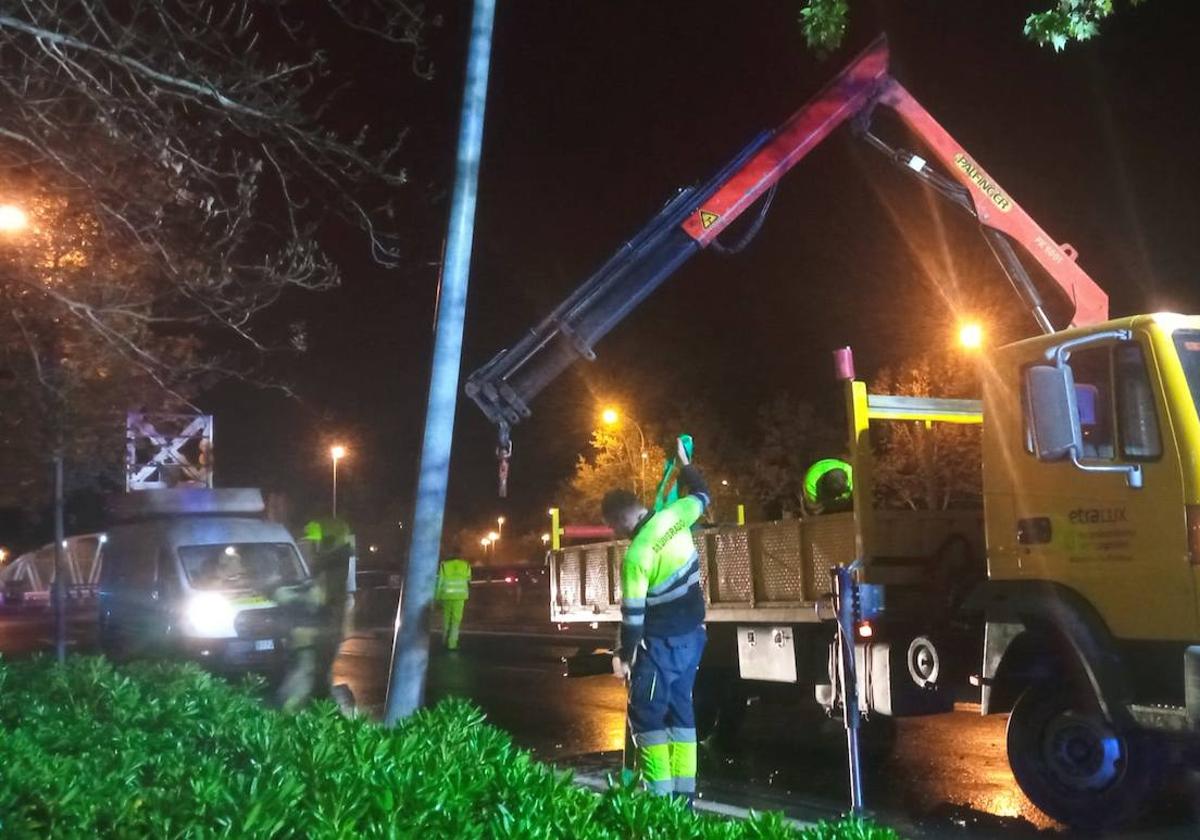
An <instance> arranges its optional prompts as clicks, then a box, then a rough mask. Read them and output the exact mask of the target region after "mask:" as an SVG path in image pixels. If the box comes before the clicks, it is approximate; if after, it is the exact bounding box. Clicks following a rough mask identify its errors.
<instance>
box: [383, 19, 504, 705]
mask: <svg viewBox="0 0 1200 840" xmlns="http://www.w3.org/2000/svg"><path fill="white" fill-rule="evenodd" d="M474 7H475V8H474V11H473V13H472V15H471V41H470V45H469V46H468V48H467V72H466V78H465V80H464V83H463V101H462V121H461V124H460V125H459V129H458V150H457V161H456V164H455V179H454V192H453V195H452V197H451V200H450V226H449V231H448V233H447V237H446V238H447V242H446V256H445V260H444V261H443V263H442V277H441V285H440V287H439V289H438V304H437V322H436V326H435V328H434V340H433V343H434V347H433V363H432V368H433V370H432V372H431V375H430V380H429V400H428V402H427V405H426V411H425V432H424V436H423V438H422V442H421V461H420V467H419V478H418V479H417V499H416V510H415V513H414V516H413V529H412V541H411V543H410V549H409V562H408V573H407V575H406V577H405V583H404V596H403V597H402V598H401V599H400V605H399V608H398V610H397V615H396V619H397V620H396V635H395V638H394V639H393V640H392V665H391V668H390V676H389V678H388V689H387V700H386V702H385V706H386V709H385V712H384V723H385V724H386V725H387V726H394V725H395V724H396V723H397V722H398V721H399V720H400V719H401V718H406V717H408V716H409V715H411V714H412V713H413V712H415V711H416V710H417V709H418V708H419V707H420V705H421V703H422V701H423V700H424V696H425V673H426V670H427V667H428V665H429V613H430V604H431V603H432V601H433V593H434V584H435V581H436V579H437V569H438V549H439V546H440V543H441V539H442V522H443V518H444V516H445V513H446V484H447V482H448V479H449V471H450V439H451V433H452V430H453V428H454V409H455V406H456V402H457V398H458V375H459V368H460V366H461V362H462V339H463V319H464V316H465V314H466V306H467V286H468V278H469V274H470V266H471V244H472V240H473V237H474V231H475V202H476V197H477V194H478V189H479V164H480V148H481V146H482V145H483V115H484V105H485V104H486V102H487V83H488V70H489V69H490V65H491V54H492V27H493V24H494V22H495V16H496V0H475V3H474Z"/></svg>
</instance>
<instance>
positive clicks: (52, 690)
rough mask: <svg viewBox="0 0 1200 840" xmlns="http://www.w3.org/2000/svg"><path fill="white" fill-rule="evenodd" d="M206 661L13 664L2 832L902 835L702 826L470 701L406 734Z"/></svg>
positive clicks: (7, 697) (7, 698)
mask: <svg viewBox="0 0 1200 840" xmlns="http://www.w3.org/2000/svg"><path fill="white" fill-rule="evenodd" d="M256 690H257V687H256V686H255V685H253V684H247V685H246V686H242V687H232V686H229V685H227V684H225V683H224V682H222V681H221V680H219V679H217V678H214V677H212V676H209V675H208V674H206V673H204V672H202V671H200V670H199V669H197V668H195V667H192V666H179V665H167V664H151V663H139V664H135V665H132V666H129V667H125V668H122V669H119V670H118V669H114V668H113V667H112V666H111V665H109V664H108V663H107V662H105V661H104V660H102V659H95V658H73V659H71V660H70V661H69V662H68V663H67V665H66V666H64V667H58V666H56V665H54V664H53V663H51V662H50V661H48V660H40V661H39V660H34V661H30V662H21V663H6V662H0V836H3V837H5V838H14V837H22V838H24V837H37V838H42V837H55V838H60V837H61V838H69V837H89V838H91V837H129V838H135V837H136V838H141V837H188V838H193V837H215V836H225V837H237V838H258V837H261V838H268V837H270V838H275V837H289V838H290V837H295V838H310V837H312V838H343V837H344V838H359V837H362V838H376V837H379V838H392V837H395V838H399V837H421V838H425V839H428V838H441V837H453V838H485V837H486V838H576V837H577V838H614V840H616V839H617V838H620V840H624V838H631V837H670V838H676V837H678V838H761V840H768V838H783V837H804V838H808V839H809V840H836V838H856V839H857V840H895V838H896V835H895V834H894V833H893V832H891V831H890V830H886V829H880V828H877V827H873V826H868V825H864V824H858V823H843V824H839V825H822V826H820V827H818V828H816V829H813V830H810V831H807V832H804V833H802V834H798V833H797V832H795V831H793V830H792V829H790V828H789V827H788V826H787V825H785V824H784V823H783V822H782V820H780V819H779V818H778V817H777V816H775V815H762V816H757V817H755V818H754V819H752V820H748V821H745V822H729V821H722V820H717V819H714V818H709V817H699V816H696V815H694V814H692V813H691V812H688V811H686V810H684V809H683V808H682V807H680V806H679V805H678V804H676V803H672V802H669V801H664V800H661V799H656V798H654V797H651V796H648V795H645V794H642V793H641V792H639V791H638V790H637V789H636V787H635V786H634V785H633V784H631V783H626V784H624V785H620V786H617V787H615V788H614V789H612V790H610V791H608V792H607V793H605V794H600V795H598V794H594V793H591V792H589V791H586V790H583V789H581V788H579V787H576V786H574V785H573V784H571V782H570V778H569V775H568V774H565V773H563V772H560V771H556V770H555V769H553V768H551V767H549V766H547V765H544V764H541V763H539V762H537V761H535V760H534V759H533V758H532V757H531V756H530V754H529V753H528V752H527V751H525V750H522V749H519V748H517V747H515V746H514V745H513V742H512V739H511V738H510V737H509V735H508V734H506V733H505V732H502V731H501V730H499V729H496V728H495V727H492V726H489V725H488V724H486V723H485V722H484V719H483V714H482V713H481V712H480V711H479V710H478V709H476V708H474V707H473V706H471V705H470V704H468V703H466V702H463V701H447V702H444V703H442V704H440V705H439V706H438V707H437V708H435V709H432V710H429V711H424V712H421V713H420V714H417V715H415V716H414V717H413V718H412V719H410V720H409V721H407V722H405V723H404V724H403V725H401V726H398V727H396V728H395V729H391V730H388V729H384V728H382V727H379V726H376V725H374V724H372V723H370V722H368V721H365V720H361V719H359V720H348V719H346V718H343V717H342V716H341V715H340V714H338V712H337V711H336V709H335V707H334V706H333V704H331V703H317V704H314V706H313V707H312V708H310V709H309V710H308V711H305V712H303V713H301V714H297V715H290V716H289V715H282V714H279V713H277V712H274V711H271V710H269V709H267V708H264V707H263V706H262V705H261V704H260V703H259V702H258V700H257V699H256Z"/></svg>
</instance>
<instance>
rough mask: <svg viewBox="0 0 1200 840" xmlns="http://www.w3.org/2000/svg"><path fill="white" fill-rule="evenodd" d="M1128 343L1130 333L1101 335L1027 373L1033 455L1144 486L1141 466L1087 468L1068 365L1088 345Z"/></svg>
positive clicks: (1066, 347)
mask: <svg viewBox="0 0 1200 840" xmlns="http://www.w3.org/2000/svg"><path fill="white" fill-rule="evenodd" d="M1114 338H1115V339H1120V340H1125V341H1127V340H1128V339H1129V333H1128V331H1127V330H1121V331H1117V330H1114V331H1112V332H1109V333H1097V334H1094V335H1091V336H1084V337H1083V338H1077V339H1074V340H1073V341H1068V342H1065V343H1063V344H1060V345H1059V346H1058V347H1056V348H1052V350H1051V351H1050V352H1049V353H1048V354H1047V355H1048V356H1052V357H1053V358H1054V361H1055V363H1054V364H1052V365H1032V366H1030V367H1028V368H1026V369H1025V383H1024V384H1025V405H1026V410H1027V411H1028V414H1029V428H1030V430H1031V431H1032V433H1033V452H1034V454H1035V455H1036V456H1037V459H1038V460H1039V461H1058V460H1061V459H1062V458H1064V457H1069V458H1070V459H1071V463H1072V464H1074V465H1075V468H1076V469H1079V470H1083V471H1084V472H1090V473H1121V474H1122V475H1124V476H1125V481H1126V483H1128V485H1129V486H1130V487H1132V488H1134V489H1136V488H1139V487H1141V486H1142V466H1141V464H1094V463H1087V464H1083V463H1080V461H1079V454H1080V452H1082V451H1083V429H1082V427H1081V425H1080V423H1079V403H1078V401H1077V399H1076V392H1075V374H1074V373H1073V372H1072V371H1071V366H1070V365H1069V364H1068V363H1067V356H1068V355H1069V351H1070V350H1071V349H1073V348H1076V347H1081V346H1085V345H1087V344H1096V343H1100V342H1102V341H1111V340H1113V339H1114Z"/></svg>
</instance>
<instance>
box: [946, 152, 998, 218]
mask: <svg viewBox="0 0 1200 840" xmlns="http://www.w3.org/2000/svg"><path fill="white" fill-rule="evenodd" d="M954 164H955V165H956V166H957V167H958V168H959V169H961V170H962V171H963V172H965V173H966V175H967V177H968V178H970V179H971V183H973V184H974V185H975V186H977V187H979V190H980V191H981V192H982V193H983V194H984V195H986V196H987V197H988V198H990V199H991V200H992V204H995V205H996V206H997V207H999V208H1000V212H1001V213H1007V212H1008V211H1009V210H1012V207H1013V203H1012V199H1011V198H1009V197H1008V196H1006V195H1005V194H1004V192H1003V191H1002V190H1001V189H1000V187H999V186H997V185H996V183H995V182H994V181H992V179H991V178H989V177H988V176H987V173H985V172H984V171H983V170H982V169H980V168H979V164H977V163H976V162H975V161H973V160H971V159H970V158H969V157H967V156H966V155H964V154H963V153H962V152H959V153H958V154H956V155H955V156H954Z"/></svg>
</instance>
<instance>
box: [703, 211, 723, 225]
mask: <svg viewBox="0 0 1200 840" xmlns="http://www.w3.org/2000/svg"><path fill="white" fill-rule="evenodd" d="M719 218H721V217H720V216H718V215H717V214H716V213H712V212H709V211H708V210H701V211H700V227H702V228H704V229H705V230H708V229H709V228H710V227H712V226H713V225H714V224H716V223H717V219H719Z"/></svg>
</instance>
